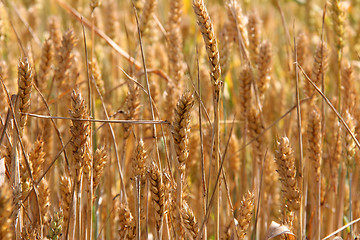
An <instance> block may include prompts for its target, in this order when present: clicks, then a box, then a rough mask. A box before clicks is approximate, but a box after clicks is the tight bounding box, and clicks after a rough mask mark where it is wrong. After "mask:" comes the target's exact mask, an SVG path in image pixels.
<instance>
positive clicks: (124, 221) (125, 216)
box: [118, 203, 136, 239]
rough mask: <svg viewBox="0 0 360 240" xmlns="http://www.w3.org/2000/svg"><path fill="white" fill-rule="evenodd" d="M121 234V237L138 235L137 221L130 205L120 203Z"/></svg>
mask: <svg viewBox="0 0 360 240" xmlns="http://www.w3.org/2000/svg"><path fill="white" fill-rule="evenodd" d="M118 215H119V235H120V238H121V239H125V238H128V239H134V238H135V237H136V221H135V219H134V218H133V216H132V214H131V212H130V210H129V208H128V206H126V205H124V204H123V203H121V204H120V206H119V210H118Z"/></svg>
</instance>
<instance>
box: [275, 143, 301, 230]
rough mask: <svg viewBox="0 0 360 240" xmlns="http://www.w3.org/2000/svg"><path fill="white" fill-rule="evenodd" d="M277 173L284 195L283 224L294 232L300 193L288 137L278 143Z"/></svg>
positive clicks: (276, 155)
mask: <svg viewBox="0 0 360 240" xmlns="http://www.w3.org/2000/svg"><path fill="white" fill-rule="evenodd" d="M275 161H276V163H277V166H278V169H277V172H278V174H279V177H280V181H281V191H282V193H283V197H284V198H283V209H284V210H283V218H284V220H283V222H284V224H286V225H288V226H289V228H290V229H291V230H293V229H292V228H293V220H294V215H293V214H294V211H298V210H299V208H300V192H299V189H298V184H297V179H296V169H295V158H294V153H293V151H292V149H291V146H290V141H289V139H288V138H287V137H282V138H280V139H279V140H278V142H277V150H276V152H275Z"/></svg>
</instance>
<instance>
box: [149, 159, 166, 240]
mask: <svg viewBox="0 0 360 240" xmlns="http://www.w3.org/2000/svg"><path fill="white" fill-rule="evenodd" d="M148 175H149V180H150V184H151V186H150V191H151V193H152V195H151V197H152V201H153V204H154V209H155V212H156V214H155V221H156V229H157V231H158V235H159V239H161V231H162V222H163V217H164V212H165V186H164V184H163V182H162V175H161V171H160V169H159V167H158V166H157V165H156V163H154V162H152V164H151V165H150V168H149V171H148Z"/></svg>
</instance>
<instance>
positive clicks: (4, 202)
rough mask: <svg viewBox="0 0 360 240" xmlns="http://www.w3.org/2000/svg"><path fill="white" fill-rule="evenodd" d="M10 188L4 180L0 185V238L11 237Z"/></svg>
mask: <svg viewBox="0 0 360 240" xmlns="http://www.w3.org/2000/svg"><path fill="white" fill-rule="evenodd" d="M11 196H12V194H11V190H10V187H9V185H8V183H7V181H6V180H5V181H4V182H3V183H2V186H1V187H0V239H12V236H13V234H12V233H13V228H12V226H11V222H12V220H11V213H12V211H13V206H12V200H11Z"/></svg>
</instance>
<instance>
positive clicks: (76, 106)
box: [70, 90, 90, 238]
mask: <svg viewBox="0 0 360 240" xmlns="http://www.w3.org/2000/svg"><path fill="white" fill-rule="evenodd" d="M71 98H72V110H71V111H70V116H71V117H72V118H73V119H88V118H89V115H88V112H87V109H86V106H85V101H84V99H83V98H82V96H81V94H80V93H78V92H77V91H75V90H74V91H73V92H72V94H71ZM72 124H73V125H72V126H71V128H70V132H71V135H72V138H71V141H70V144H71V146H72V158H73V166H75V175H74V176H75V178H76V179H75V186H76V194H77V199H76V200H77V201H76V225H75V226H76V227H75V230H76V235H75V236H76V237H77V238H80V228H81V225H80V224H81V221H80V200H81V195H80V193H81V189H80V186H81V183H80V180H81V175H82V173H83V169H84V167H85V170H84V172H88V171H89V169H88V165H89V158H90V156H89V150H88V148H89V146H88V140H89V123H88V122H85V121H78V120H72ZM85 178H87V177H86V176H85Z"/></svg>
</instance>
